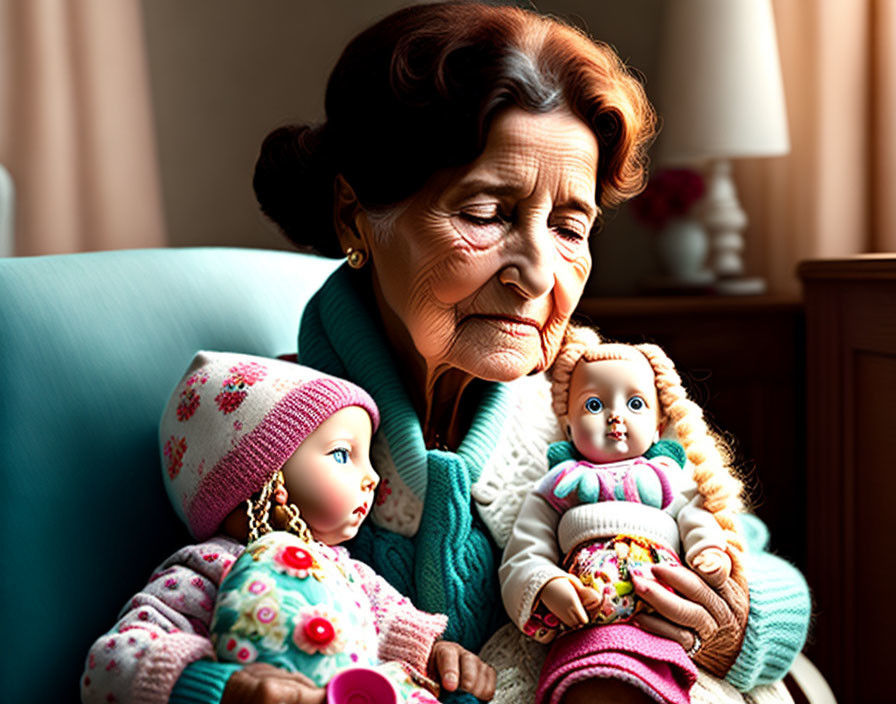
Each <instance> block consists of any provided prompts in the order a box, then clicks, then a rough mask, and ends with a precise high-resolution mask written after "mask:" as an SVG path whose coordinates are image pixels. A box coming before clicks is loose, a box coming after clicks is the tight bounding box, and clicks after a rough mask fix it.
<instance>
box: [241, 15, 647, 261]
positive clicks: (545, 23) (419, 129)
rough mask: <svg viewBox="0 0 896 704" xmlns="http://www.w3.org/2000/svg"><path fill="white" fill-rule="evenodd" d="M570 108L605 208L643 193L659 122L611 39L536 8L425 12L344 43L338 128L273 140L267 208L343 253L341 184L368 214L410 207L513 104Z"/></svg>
mask: <svg viewBox="0 0 896 704" xmlns="http://www.w3.org/2000/svg"><path fill="white" fill-rule="evenodd" d="M512 105H515V106H518V107H521V108H523V109H525V110H529V111H532V112H548V111H550V110H553V109H556V108H559V107H561V106H565V107H567V108H568V109H570V110H571V111H572V112H573V113H574V114H575V115H577V116H578V117H579V118H581V119H582V120H583V121H584V122H585V123H586V124H588V125H589V126H590V127H591V129H592V130H593V131H594V134H595V135H596V137H597V139H598V144H599V155H598V173H597V184H598V192H597V194H596V198H597V202H598V203H599V205H600V206H601V207H602V208H607V207H613V206H615V205H618V204H619V203H621V202H622V201H624V200H625V199H627V198H630V197H631V196H633V195H635V194H636V193H638V192H639V191H640V190H641V188H642V187H643V184H644V180H645V176H646V154H645V152H646V149H647V146H648V144H649V142H650V140H651V139H652V138H653V136H654V133H655V114H654V112H653V109H652V108H651V106H650V104H649V103H648V101H647V98H646V96H645V94H644V90H643V87H642V85H641V83H640V81H639V80H638V79H637V78H636V77H635V76H634V75H633V74H632V72H630V71H629V70H628V69H627V68H626V67H625V66H624V65H623V64H622V62H621V61H620V60H619V58H618V57H617V55H616V53H615V52H614V51H613V50H612V49H611V48H610V47H609V46H607V45H606V44H603V43H600V42H595V41H594V40H592V39H590V38H589V37H587V36H586V35H585V34H583V33H582V32H580V31H578V30H577V29H575V28H573V27H570V26H568V25H566V24H563V23H562V22H560V21H558V20H555V19H552V18H548V17H543V16H540V15H538V14H535V13H533V12H529V11H527V10H522V9H520V8H517V7H509V6H492V5H485V4H480V3H468V2H445V3H435V4H424V5H414V6H411V7H407V8H405V9H402V10H399V11H397V12H395V13H393V14H391V15H389V16H388V17H386V18H385V19H383V20H381V21H380V22H378V23H376V24H374V25H373V26H371V27H370V28H368V29H367V30H365V31H364V32H362V33H361V34H359V35H358V36H357V37H355V38H354V39H353V40H352V41H351V42H350V43H349V44H348V46H347V47H346V48H345V51H344V52H343V54H342V56H341V58H340V59H339V61H338V63H337V64H336V67H335V68H334V69H333V73H332V74H331V76H330V80H329V82H328V84H327V92H326V99H325V108H326V116H327V121H326V122H325V123H324V124H322V125H319V126H314V127H312V126H308V125H297V126H290V127H283V128H280V129H277V130H275V131H274V132H272V133H271V134H270V135H268V137H267V138H266V139H265V141H264V143H263V144H262V147H261V155H260V156H259V158H258V162H257V164H256V167H255V177H254V180H253V186H254V188H255V193H256V196H257V198H258V202H259V204H260V205H261V209H262V211H263V212H264V213H265V214H266V215H267V216H268V217H270V218H271V219H272V220H273V221H274V222H275V223H277V224H278V225H279V226H280V227H281V229H282V230H283V232H284V234H285V235H286V236H287V237H288V238H289V239H290V240H292V241H293V242H294V243H295V244H296V245H297V246H298V247H299V248H300V249H304V250H312V251H316V252H319V253H320V254H324V255H327V256H334V257H339V256H342V252H341V251H340V249H339V244H338V241H337V239H336V237H335V235H334V233H333V223H332V217H333V215H332V199H333V182H334V178H335V176H336V175H337V174H342V175H343V176H344V177H345V179H346V180H347V181H348V183H349V184H350V185H351V186H352V188H353V189H354V191H355V194H356V195H357V197H358V199H359V201H360V202H361V204H362V205H363V206H364V207H365V208H366V209H369V210H377V209H384V208H386V207H388V206H391V205H394V204H396V203H399V202H400V201H402V200H404V199H405V198H407V197H408V196H410V195H412V194H413V193H415V192H416V191H417V190H418V189H420V188H421V187H422V186H423V185H424V183H425V182H426V181H427V179H429V177H430V176H432V174H433V173H435V172H436V171H438V170H441V169H444V168H448V167H454V166H461V165H464V164H468V163H470V162H472V161H474V160H475V159H476V157H477V156H478V155H479V154H480V153H481V152H482V150H483V149H484V147H485V140H486V137H487V134H488V129H489V124H490V122H491V120H492V118H493V117H494V116H495V115H496V114H497V113H498V112H499V111H500V110H502V109H503V108H506V107H509V106H512Z"/></svg>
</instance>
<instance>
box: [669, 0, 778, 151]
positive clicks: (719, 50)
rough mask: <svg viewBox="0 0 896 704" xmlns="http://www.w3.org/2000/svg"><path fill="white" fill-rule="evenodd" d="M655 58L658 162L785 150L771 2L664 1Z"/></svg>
mask: <svg viewBox="0 0 896 704" xmlns="http://www.w3.org/2000/svg"><path fill="white" fill-rule="evenodd" d="M666 13H667V14H666V22H665V25H664V33H663V38H662V46H661V50H660V65H659V94H658V100H657V103H658V108H659V113H660V115H661V116H662V119H663V128H662V132H661V134H660V141H659V143H658V145H657V146H658V149H659V155H658V156H659V161H661V162H662V163H665V164H670V165H674V164H696V163H700V162H703V161H707V160H710V159H719V158H735V157H751V156H774V155H778V154H785V153H787V152H788V151H789V149H790V143H789V139H788V135H787V117H786V112H785V107H784V90H783V86H782V83H781V67H780V63H779V60H778V45H777V41H776V38H775V24H774V17H773V15H772V8H771V2H770V0H669V1H668V2H667V3H666Z"/></svg>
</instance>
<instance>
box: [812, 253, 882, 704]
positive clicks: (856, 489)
mask: <svg viewBox="0 0 896 704" xmlns="http://www.w3.org/2000/svg"><path fill="white" fill-rule="evenodd" d="M799 274H800V277H801V278H802V280H803V289H804V292H805V304H806V342H807V346H806V350H807V378H808V387H807V392H808V394H807V398H808V407H807V436H806V440H807V452H806V456H807V461H808V465H807V466H808V474H807V478H808V481H807V499H808V506H807V508H808V511H807V529H808V555H807V557H808V570H807V577H808V579H809V583H810V584H811V585H812V589H813V592H814V596H815V601H816V611H817V616H816V623H815V627H814V637H813V640H814V643H813V645H812V646H811V647H810V649H809V650H808V654H809V657H811V658H812V660H813V661H814V662H815V664H816V665H817V666H818V667H819V669H820V670H821V671H822V672H823V673H824V675H825V677H826V678H827V679H828V682H830V684H831V687H832V688H833V690H834V693H835V694H836V695H837V699H838V701H839V702H841V703H842V704H849V703H850V702H862V703H864V702H892V701H896V693H894V692H896V685H894V681H893V678H892V677H891V676H890V675H892V674H893V672H892V671H891V670H890V667H891V666H892V664H893V660H892V657H893V653H894V652H896V646H894V642H896V641H894V639H896V599H894V597H896V559H894V557H893V555H891V554H890V550H889V549H890V548H892V547H894V538H896V462H894V451H893V450H894V446H896V256H894V255H888V256H863V257H855V258H850V259H845V260H818V261H807V262H804V263H803V264H801V265H800V268H799ZM891 443H893V444H891Z"/></svg>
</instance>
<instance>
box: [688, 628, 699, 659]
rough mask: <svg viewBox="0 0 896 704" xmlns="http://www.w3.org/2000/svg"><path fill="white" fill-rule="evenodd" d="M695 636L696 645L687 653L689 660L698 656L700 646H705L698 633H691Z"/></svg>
mask: <svg viewBox="0 0 896 704" xmlns="http://www.w3.org/2000/svg"><path fill="white" fill-rule="evenodd" d="M691 633H693V634H694V644H693V645H692V646H691V647H690V648H689V649H688V650H687V652H685V655H687V656H688V657H689V658H692V657H694V656H695V655H696V654H697V651H698V650H700V646H701V645H703V642H702V641H701V640H700V636H698V635H697V631H691Z"/></svg>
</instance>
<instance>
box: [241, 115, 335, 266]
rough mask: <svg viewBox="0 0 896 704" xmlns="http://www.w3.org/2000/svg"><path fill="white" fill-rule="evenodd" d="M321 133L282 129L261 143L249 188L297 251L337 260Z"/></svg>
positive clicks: (309, 129)
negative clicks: (311, 252)
mask: <svg viewBox="0 0 896 704" xmlns="http://www.w3.org/2000/svg"><path fill="white" fill-rule="evenodd" d="M323 132H324V127H323V126H319V127H311V126H309V125H288V126H286V127H279V128H278V129H276V130H274V131H273V132H271V133H270V134H269V135H268V136H267V137H265V140H264V142H263V143H262V145H261V153H260V154H259V156H258V161H257V162H256V163H255V175H254V177H253V179H252V187H253V188H254V189H255V197H256V198H257V199H258V204H259V205H260V206H261V210H262V212H263V213H264V214H265V215H267V216H268V217H269V218H270V219H271V220H273V221H274V223H276V224H277V225H278V226H279V227H280V229H281V230H282V232H283V234H284V235H286V237H287V238H288V239H289V240H291V241H292V242H293V243H294V244H295V245H296V246H297V247H298V248H299V249H300V250H303V251H313V252H316V253H318V254H323V255H324V256H328V257H341V256H342V251H341V250H340V249H339V245H338V243H337V242H336V239H335V238H334V237H333V234H332V232H333V219H332V211H333V207H332V204H333V179H334V178H335V171H334V169H333V166H332V165H331V164H330V163H329V159H328V158H327V155H326V150H325V148H324V138H323Z"/></svg>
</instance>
